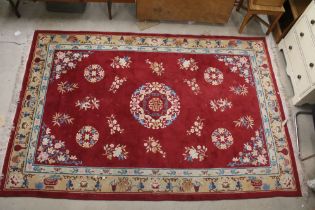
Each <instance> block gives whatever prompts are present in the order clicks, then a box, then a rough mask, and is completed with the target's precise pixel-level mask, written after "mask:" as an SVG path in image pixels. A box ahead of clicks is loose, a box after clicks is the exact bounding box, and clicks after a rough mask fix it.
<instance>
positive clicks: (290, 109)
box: [266, 35, 308, 197]
mask: <svg viewBox="0 0 315 210" xmlns="http://www.w3.org/2000/svg"><path fill="white" fill-rule="evenodd" d="M266 41H267V46H268V51H269V54H270V58H271V63H272V67H273V70H274V74H275V78H276V82H277V85H278V89H279V94H280V98H281V102H282V107H283V110H284V113H285V120H284V121H283V122H285V123H283V125H285V124H286V125H287V126H288V131H289V135H290V137H291V140H292V147H293V151H294V158H295V162H296V167H297V170H298V176H299V180H300V185H301V192H302V196H303V197H307V196H308V189H307V187H306V182H307V180H306V177H305V173H304V171H303V167H302V164H301V161H300V159H299V158H298V157H299V154H298V149H297V145H296V143H295V142H296V134H295V125H294V114H293V113H294V109H295V108H294V106H293V104H292V102H291V98H290V97H289V95H288V93H287V91H286V88H285V85H284V84H283V81H282V80H281V79H280V78H281V74H283V73H285V74H286V72H285V70H284V69H281V68H280V64H279V62H278V61H279V60H280V59H281V58H280V57H279V52H277V51H278V47H277V45H276V43H275V41H274V39H273V37H272V35H269V36H267V37H266ZM280 69H281V71H282V73H281V71H280Z"/></svg>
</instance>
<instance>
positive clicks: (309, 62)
mask: <svg viewBox="0 0 315 210" xmlns="http://www.w3.org/2000/svg"><path fill="white" fill-rule="evenodd" d="M308 22H309V21H308V18H307V17H306V16H303V17H302V18H301V19H300V21H299V22H298V24H297V25H296V27H295V31H296V33H297V34H296V35H297V37H298V41H299V43H300V49H302V54H303V56H304V59H305V60H304V62H305V68H306V70H307V73H308V74H309V76H310V78H311V81H312V83H315V52H314V49H315V44H314V40H313V37H312V32H311V30H310V24H309V23H308Z"/></svg>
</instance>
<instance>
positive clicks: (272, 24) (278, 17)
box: [266, 13, 283, 35]
mask: <svg viewBox="0 0 315 210" xmlns="http://www.w3.org/2000/svg"><path fill="white" fill-rule="evenodd" d="M282 15H283V13H279V14H278V15H277V16H276V18H275V19H274V21H273V22H272V23H271V25H270V26H269V27H268V30H267V32H266V35H268V34H270V32H271V31H272V29H273V28H274V27H275V26H276V24H277V22H278V21H279V19H280V18H281V16H282Z"/></svg>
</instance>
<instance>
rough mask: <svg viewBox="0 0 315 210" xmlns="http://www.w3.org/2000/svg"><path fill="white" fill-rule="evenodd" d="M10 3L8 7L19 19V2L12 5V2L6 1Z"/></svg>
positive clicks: (18, 0)
mask: <svg viewBox="0 0 315 210" xmlns="http://www.w3.org/2000/svg"><path fill="white" fill-rule="evenodd" d="M8 1H9V2H10V5H11V7H12V9H13V11H14V13H15V15H16V16H17V17H18V18H20V17H21V14H20V12H19V4H20V0H17V1H16V3H15V4H14V2H13V0H8Z"/></svg>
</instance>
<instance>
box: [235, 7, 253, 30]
mask: <svg viewBox="0 0 315 210" xmlns="http://www.w3.org/2000/svg"><path fill="white" fill-rule="evenodd" d="M252 17H253V14H251V13H250V12H248V13H247V14H246V15H245V17H244V19H243V22H242V24H241V26H240V29H239V31H238V32H239V33H240V34H241V33H242V32H243V30H244V27H245V26H246V24H247V23H248V22H249V21H250V19H252Z"/></svg>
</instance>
